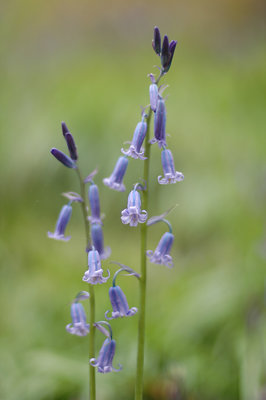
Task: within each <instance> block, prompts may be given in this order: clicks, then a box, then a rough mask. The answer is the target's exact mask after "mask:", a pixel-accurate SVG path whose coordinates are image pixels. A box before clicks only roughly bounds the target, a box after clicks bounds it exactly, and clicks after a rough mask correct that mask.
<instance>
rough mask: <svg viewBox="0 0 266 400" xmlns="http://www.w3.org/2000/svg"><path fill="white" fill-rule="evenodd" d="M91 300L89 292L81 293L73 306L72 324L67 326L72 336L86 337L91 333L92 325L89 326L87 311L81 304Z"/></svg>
mask: <svg viewBox="0 0 266 400" xmlns="http://www.w3.org/2000/svg"><path fill="white" fill-rule="evenodd" d="M88 298H89V293H88V292H85V291H84V292H80V293H79V294H78V295H77V296H76V298H75V300H74V301H73V303H72V304H71V319H72V323H70V324H68V325H67V326H66V330H67V331H68V332H69V333H71V334H72V335H77V336H86V335H87V334H88V333H89V332H90V325H89V324H87V320H86V314H85V310H84V308H83V305H82V304H81V303H80V302H79V301H80V300H85V299H88Z"/></svg>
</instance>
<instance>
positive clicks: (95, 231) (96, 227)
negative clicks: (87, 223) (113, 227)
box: [91, 224, 111, 260]
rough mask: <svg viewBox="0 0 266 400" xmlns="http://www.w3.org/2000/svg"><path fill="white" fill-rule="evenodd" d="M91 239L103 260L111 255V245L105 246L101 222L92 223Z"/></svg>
mask: <svg viewBox="0 0 266 400" xmlns="http://www.w3.org/2000/svg"><path fill="white" fill-rule="evenodd" d="M91 240H92V244H93V246H94V247H95V250H97V251H98V253H99V255H100V257H101V259H102V260H104V259H106V258H108V257H109V256H110V254H111V249H110V247H106V248H104V241H103V230H102V227H101V225H100V224H92V225H91Z"/></svg>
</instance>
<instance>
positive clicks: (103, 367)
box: [90, 338, 122, 374]
mask: <svg viewBox="0 0 266 400" xmlns="http://www.w3.org/2000/svg"><path fill="white" fill-rule="evenodd" d="M115 347H116V343H115V340H113V339H110V338H107V339H105V341H104V342H103V345H102V348H101V350H100V353H99V357H98V358H97V359H96V358H91V359H90V364H91V365H92V366H93V367H97V368H98V372H100V373H102V374H106V373H108V372H113V371H114V372H119V371H121V369H122V366H121V365H119V368H118V369H116V368H114V367H113V358H114V355H115Z"/></svg>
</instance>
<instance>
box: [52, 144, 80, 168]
mask: <svg viewBox="0 0 266 400" xmlns="http://www.w3.org/2000/svg"><path fill="white" fill-rule="evenodd" d="M51 154H52V155H53V156H54V157H55V158H56V159H57V160H58V161H60V162H61V163H62V164H63V165H64V166H65V167H68V168H77V166H76V164H75V162H74V161H73V160H71V158H70V157H68V156H66V155H65V154H64V153H63V152H62V151H60V150H58V149H56V148H52V150H51Z"/></svg>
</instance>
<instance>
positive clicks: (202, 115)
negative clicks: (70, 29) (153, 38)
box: [0, 27, 266, 400]
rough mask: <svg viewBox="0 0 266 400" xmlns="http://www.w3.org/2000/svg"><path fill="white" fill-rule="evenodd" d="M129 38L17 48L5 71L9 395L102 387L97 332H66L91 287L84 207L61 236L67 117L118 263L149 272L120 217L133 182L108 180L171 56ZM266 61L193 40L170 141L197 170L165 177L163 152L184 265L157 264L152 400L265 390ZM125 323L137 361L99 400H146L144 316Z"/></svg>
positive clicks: (1, 387)
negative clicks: (141, 372)
mask: <svg viewBox="0 0 266 400" xmlns="http://www.w3.org/2000/svg"><path fill="white" fill-rule="evenodd" d="M173 30H174V28H173V27H172V31H173ZM149 38H150V37H148V38H147V37H145V40H146V39H147V40H148V41H149ZM49 40H50V39H49ZM99 40H100V39H99ZM109 40H110V41H111V39H110V38H109ZM121 40H122V39H121ZM143 40H144V39H143ZM49 43H50V42H49ZM122 43H123V42H122V41H121V42H119V43H118V44H116V46H115V47H114V48H112V49H110V48H108V47H107V46H106V47H103V48H101V47H100V48H99V47H98V46H96V45H95V44H92V43H90V46H89V47H86V46H85V44H84V43H82V45H80V47H79V46H78V47H77V48H73V47H71V48H70V50H69V52H68V51H67V47H64V48H63V49H62V51H60V52H58V53H56V52H55V53H52V55H50V56H48V57H47V54H46V53H45V54H42V53H41V52H39V51H37V50H36V49H33V52H32V53H30V52H29V48H27V47H26V50H27V51H26V54H27V55H28V56H27V57H24V56H23V54H22V53H19V52H18V49H15V51H14V53H12V49H11V50H10V51H9V53H8V55H9V58H7V59H5V63H6V64H5V66H4V72H5V74H1V76H0V85H1V92H0V106H1V109H2V110H4V112H2V113H1V114H0V127H1V138H0V141H1V146H0V155H1V157H0V163H1V181H2V188H3V189H2V196H1V197H0V204H1V210H2V218H1V228H2V235H1V239H0V257H1V271H0V273H1V280H0V299H1V305H2V313H1V316H0V325H1V338H0V349H1V359H2V360H1V361H2V362H1V365H0V374H1V381H0V393H1V396H0V397H1V398H3V399H5V400H17V399H18V398H19V399H21V400H24V399H25V400H31V399H34V400H35V399H40V400H46V399H49V400H50V399H55V400H59V399H73V400H74V399H85V398H86V396H87V390H88V388H87V386H88V385H87V369H88V367H87V365H88V357H87V356H86V354H87V349H88V341H87V339H86V338H76V337H72V336H70V335H67V333H66V331H65V329H64V326H65V325H66V324H67V323H69V322H70V315H69V314H70V313H69V305H70V302H71V300H72V298H73V297H74V296H75V294H76V293H77V292H78V291H80V290H81V289H83V290H85V289H86V287H85V284H84V283H82V282H81V277H82V274H83V271H84V254H83V248H84V237H83V231H82V228H83V225H82V220H81V212H80V210H76V212H74V213H73V218H72V220H71V223H70V226H69V232H71V235H72V240H71V241H70V242H69V244H64V243H57V242H53V241H50V240H47V237H46V231H47V230H48V229H52V228H53V226H54V224H55V221H56V218H57V214H58V211H59V210H60V208H61V205H62V204H63V202H64V200H63V198H61V197H60V193H61V192H63V191H68V190H74V191H78V184H77V182H76V180H75V177H74V174H73V173H72V172H73V171H69V170H66V169H65V168H63V167H61V165H58V164H57V163H56V161H55V160H54V159H52V157H51V156H50V154H49V149H50V148H51V147H53V146H55V147H58V148H60V149H62V150H63V149H64V146H65V145H64V142H63V138H62V135H61V132H60V121H61V120H65V121H66V123H67V124H68V125H69V128H70V130H71V132H72V133H73V134H74V136H75V138H76V142H77V145H78V149H79V154H80V163H81V166H82V169H83V171H84V175H85V174H87V173H89V172H91V171H92V170H93V169H94V168H95V166H98V168H99V174H98V176H97V183H99V186H100V194H101V204H102V210H103V212H104V213H105V214H106V218H105V225H104V229H105V242H106V245H110V246H111V248H112V256H111V259H113V260H116V261H119V262H122V263H124V264H128V265H130V266H131V267H132V268H135V269H136V270H138V269H139V264H138V260H139V256H138V240H139V239H138V228H137V229H134V230H131V229H129V228H128V227H127V226H122V224H121V223H120V221H119V216H120V212H121V209H123V208H124V206H125V204H126V200H127V193H122V194H118V193H116V192H113V191H109V190H108V188H106V187H103V185H101V180H102V178H103V177H105V176H108V175H109V174H110V172H111V170H112V168H113V165H114V163H115V161H116V159H117V157H118V155H119V150H120V147H122V144H123V142H124V141H126V140H130V138H131V136H132V133H133V130H134V128H135V125H136V123H137V122H138V120H139V115H140V105H146V104H147V103H148V85H149V82H148V79H147V78H146V74H147V73H148V72H154V70H153V69H152V68H151V66H152V65H153V64H154V63H155V62H156V61H157V59H156V57H155V55H154V54H152V51H151V50H150V49H149V51H147V50H146V49H145V51H144V49H143V48H144V45H143V47H141V46H140V47H137V46H136V44H135V48H134V51H132V49H130V48H127V47H126V48H124V47H123V46H122ZM133 47H134V45H133ZM30 54H31V56H30ZM48 55H49V54H48ZM10 60H11V61H12V62H10ZM14 60H15V61H16V62H13V61H14ZM265 65H266V56H265V52H264V45H263V44H262V43H261V42H260V41H257V42H254V45H253V46H252V47H250V48H249V51H248V52H245V51H243V49H242V48H241V49H240V50H238V51H235V50H234V51H232V49H231V48H228V50H224V51H223V52H219V51H217V50H213V49H212V48H209V47H208V46H206V47H204V46H202V45H201V46H199V47H197V46H196V45H195V43H194V45H193V41H192V42H191V38H190V39H189V38H188V36H185V37H184V39H183V42H182V43H181V45H180V46H179V48H178V49H177V54H176V58H175V60H174V63H173V67H172V69H171V71H170V73H169V76H168V77H167V79H166V82H167V83H169V84H170V88H169V89H167V93H169V98H168V99H167V112H168V119H167V131H168V132H169V134H170V135H171V136H170V137H169V140H168V141H169V147H170V148H171V150H172V151H173V153H174V155H175V163H176V168H177V169H178V170H180V171H183V172H184V174H185V181H184V182H183V183H182V184H178V185H172V186H171V187H159V186H158V185H157V183H156V177H157V175H159V174H160V172H161V165H160V160H159V159H160V152H159V150H158V149H157V148H156V147H155V148H153V155H152V167H151V178H152V179H153V184H152V189H151V198H152V200H151V213H152V214H153V215H154V214H155V215H156V214H158V213H161V212H163V211H164V210H165V209H168V208H170V207H171V206H172V205H173V204H176V203H177V204H178V207H177V208H176V210H175V211H174V212H173V213H172V214H171V216H170V219H171V222H172V223H173V230H174V233H175V236H176V239H175V245H174V248H173V258H174V263H175V268H174V269H173V270H168V269H166V268H164V267H160V266H155V265H149V280H148V305H147V307H148V319H147V341H146V344H147V350H146V365H145V374H146V378H147V379H146V386H145V399H147V400H148V399H178V400H181V399H182V400H203V399H204V400H213V399H215V400H222V399H225V398H226V399H228V400H236V399H241V400H262V399H263V390H264V391H265V384H266V383H265V313H264V308H263V307H264V306H263V296H264V285H265V257H266V250H265V246H266V244H265V243H266V233H265V199H266V183H265V182H266V180H265V177H266V168H265V145H266V140H265V107H266V98H265V89H266V79H265ZM141 167H142V164H141V162H139V161H136V162H131V163H130V165H129V170H128V173H127V176H126V180H125V181H126V185H127V188H130V187H131V185H132V184H133V183H134V182H135V181H136V179H138V177H140V176H141V173H142V169H141ZM74 211H75V210H74ZM162 233H163V228H162V227H160V226H155V227H154V228H153V229H152V228H151V233H150V236H149V248H154V247H155V246H156V243H157V242H158V239H159V237H160V235H161V234H162ZM105 266H106V267H107V266H108V264H107V263H106V264H105ZM110 268H111V269H114V266H110ZM121 286H122V287H123V288H124V290H125V292H126V294H127V296H128V301H129V304H130V305H131V306H133V305H134V306H136V305H137V304H138V296H137V282H134V280H133V279H132V280H130V279H126V278H122V277H121ZM96 296H97V318H101V319H102V316H103V313H104V311H105V310H106V309H107V308H108V307H109V302H108V298H107V292H106V286H101V287H97V288H96ZM112 326H113V329H114V336H115V338H116V340H117V354H116V356H115V363H118V362H120V363H121V364H123V366H124V369H123V371H122V372H121V373H119V374H109V375H106V376H102V375H100V374H99V375H98V376H97V381H98V391H99V399H102V400H104V399H108V400H112V399H117V398H118V397H117V396H118V393H120V398H123V399H125V400H126V399H132V398H133V391H134V366H135V358H136V355H135V352H136V334H137V317H133V318H128V319H127V320H122V321H113V324H112ZM100 345H101V338H97V348H99V347H100ZM84 355H85V356H84Z"/></svg>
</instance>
